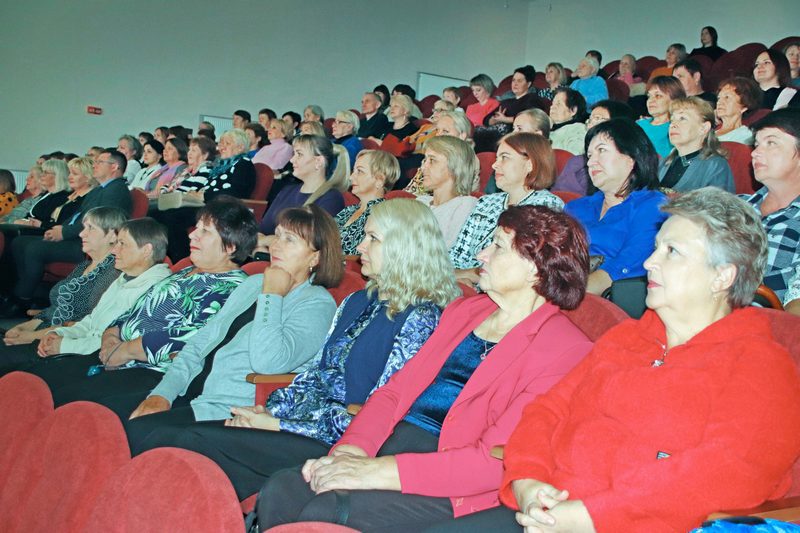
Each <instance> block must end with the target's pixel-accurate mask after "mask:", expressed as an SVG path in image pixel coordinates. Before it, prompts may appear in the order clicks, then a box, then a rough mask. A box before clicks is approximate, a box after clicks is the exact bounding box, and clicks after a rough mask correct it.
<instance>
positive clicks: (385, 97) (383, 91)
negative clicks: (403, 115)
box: [372, 83, 391, 105]
mask: <svg viewBox="0 0 800 533" xmlns="http://www.w3.org/2000/svg"><path fill="white" fill-rule="evenodd" d="M372 92H374V93H375V94H379V95H382V98H381V103H383V104H386V105H388V103H389V97H390V96H391V94H390V93H389V88H388V87H387V86H386V85H384V84H382V83H381V84H380V85H378V86H376V87H375V88H374V89H372Z"/></svg>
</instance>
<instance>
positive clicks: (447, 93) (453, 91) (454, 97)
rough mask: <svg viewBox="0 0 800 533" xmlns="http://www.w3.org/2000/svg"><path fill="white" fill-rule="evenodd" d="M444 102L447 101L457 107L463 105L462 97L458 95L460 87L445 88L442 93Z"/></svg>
mask: <svg viewBox="0 0 800 533" xmlns="http://www.w3.org/2000/svg"><path fill="white" fill-rule="evenodd" d="M442 100H447V101H448V102H450V103H451V104H453V105H454V106H456V107H459V106H460V105H461V95H460V94H458V87H445V88H444V90H443V91H442Z"/></svg>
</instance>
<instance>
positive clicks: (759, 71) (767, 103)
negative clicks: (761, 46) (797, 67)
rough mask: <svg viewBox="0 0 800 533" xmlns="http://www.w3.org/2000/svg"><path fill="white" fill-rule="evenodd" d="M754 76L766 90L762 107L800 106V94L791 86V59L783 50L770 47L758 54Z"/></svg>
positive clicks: (762, 88) (763, 89)
mask: <svg viewBox="0 0 800 533" xmlns="http://www.w3.org/2000/svg"><path fill="white" fill-rule="evenodd" d="M753 78H754V79H755V80H756V81H757V82H758V85H759V87H761V90H762V91H764V99H763V101H762V107H764V108H765V109H773V110H774V109H781V108H784V107H787V106H788V107H800V94H798V90H797V89H795V88H793V87H791V85H792V78H791V70H790V68H789V60H788V59H786V56H785V55H783V54H782V53H781V52H779V51H777V50H773V49H772V48H770V49H769V50H765V51H764V52H761V53H760V54H758V57H757V58H756V63H755V66H754V67H753Z"/></svg>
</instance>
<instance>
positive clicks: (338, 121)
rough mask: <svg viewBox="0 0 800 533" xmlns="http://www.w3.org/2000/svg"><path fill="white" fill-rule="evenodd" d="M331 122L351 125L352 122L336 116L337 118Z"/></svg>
mask: <svg viewBox="0 0 800 533" xmlns="http://www.w3.org/2000/svg"><path fill="white" fill-rule="evenodd" d="M333 123H334V124H339V125H342V124H350V125H351V126H352V123H351V122H348V121H346V120H339V119H338V118H337V119H334V120H333Z"/></svg>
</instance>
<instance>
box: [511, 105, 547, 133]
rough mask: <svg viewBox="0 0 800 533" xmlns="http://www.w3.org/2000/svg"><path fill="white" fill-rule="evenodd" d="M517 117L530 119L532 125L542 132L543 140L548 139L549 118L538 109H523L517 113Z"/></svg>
mask: <svg viewBox="0 0 800 533" xmlns="http://www.w3.org/2000/svg"><path fill="white" fill-rule="evenodd" d="M517 116H518V117H519V116H528V117H531V120H533V123H534V124H535V125H536V128H537V129H538V130H539V131H541V132H542V137H544V138H545V139H549V138H550V117H549V116H548V115H547V113H545V112H544V111H542V110H541V109H539V108H538V107H533V108H531V109H525V110H523V111H520V112H519V113H517Z"/></svg>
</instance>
